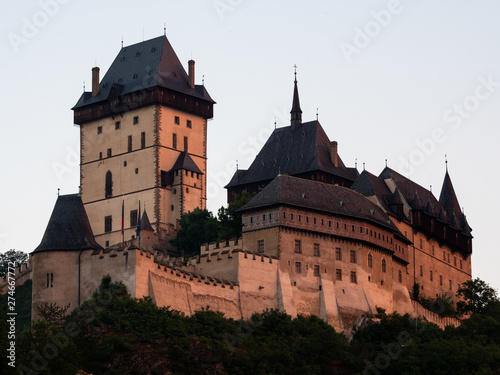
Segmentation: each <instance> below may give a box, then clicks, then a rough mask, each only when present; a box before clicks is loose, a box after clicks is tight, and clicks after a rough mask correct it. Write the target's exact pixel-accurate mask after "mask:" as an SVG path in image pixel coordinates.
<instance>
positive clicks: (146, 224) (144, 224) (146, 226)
mask: <svg viewBox="0 0 500 375" xmlns="http://www.w3.org/2000/svg"><path fill="white" fill-rule="evenodd" d="M140 224H141V230H149V231H151V232H154V231H155V230H154V229H153V227H152V226H151V223H150V221H149V217H148V214H147V213H146V210H144V213H143V214H142V218H141V223H140Z"/></svg>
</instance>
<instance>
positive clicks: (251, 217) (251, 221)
mask: <svg viewBox="0 0 500 375" xmlns="http://www.w3.org/2000/svg"><path fill="white" fill-rule="evenodd" d="M251 223H253V216H250V224H251Z"/></svg>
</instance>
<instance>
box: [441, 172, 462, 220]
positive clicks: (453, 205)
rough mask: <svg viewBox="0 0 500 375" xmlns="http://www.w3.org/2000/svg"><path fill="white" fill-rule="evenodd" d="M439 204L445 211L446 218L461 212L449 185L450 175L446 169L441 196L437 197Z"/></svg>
mask: <svg viewBox="0 0 500 375" xmlns="http://www.w3.org/2000/svg"><path fill="white" fill-rule="evenodd" d="M439 203H441V205H442V206H443V208H444V209H445V211H446V213H447V216H448V217H450V218H451V217H452V216H453V213H455V212H461V210H460V204H459V203H458V199H457V196H456V194H455V189H454V188H453V184H452V183H451V178H450V175H449V174H448V169H446V173H445V175H444V181H443V187H442V188H441V194H440V195H439Z"/></svg>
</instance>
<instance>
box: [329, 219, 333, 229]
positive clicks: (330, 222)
mask: <svg viewBox="0 0 500 375" xmlns="http://www.w3.org/2000/svg"><path fill="white" fill-rule="evenodd" d="M331 227H332V221H331V220H328V228H331Z"/></svg>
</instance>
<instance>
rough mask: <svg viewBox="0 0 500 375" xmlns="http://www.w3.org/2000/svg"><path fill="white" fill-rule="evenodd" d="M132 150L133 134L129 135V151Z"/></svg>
mask: <svg viewBox="0 0 500 375" xmlns="http://www.w3.org/2000/svg"><path fill="white" fill-rule="evenodd" d="M130 151H132V136H131V135H129V136H128V152H130Z"/></svg>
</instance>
